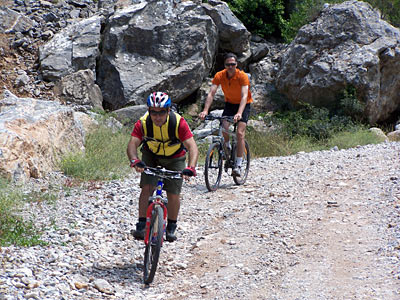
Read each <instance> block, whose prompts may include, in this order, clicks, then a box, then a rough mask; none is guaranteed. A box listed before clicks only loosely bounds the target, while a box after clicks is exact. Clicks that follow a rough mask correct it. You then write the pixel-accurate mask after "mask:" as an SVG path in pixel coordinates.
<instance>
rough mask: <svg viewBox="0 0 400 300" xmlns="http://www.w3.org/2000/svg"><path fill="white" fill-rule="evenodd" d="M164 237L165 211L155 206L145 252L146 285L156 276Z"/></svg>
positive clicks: (144, 279) (144, 275)
mask: <svg viewBox="0 0 400 300" xmlns="http://www.w3.org/2000/svg"><path fill="white" fill-rule="evenodd" d="M163 235H164V218H163V209H162V208H161V206H154V208H153V212H152V217H151V222H150V233H149V243H148V244H147V245H146V249H145V251H144V273H143V281H144V283H145V284H149V283H152V282H153V279H154V275H155V274H156V270H157V264H158V259H159V258H160V251H161V245H162V241H163Z"/></svg>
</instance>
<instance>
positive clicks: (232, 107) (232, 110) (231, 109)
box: [222, 102, 250, 123]
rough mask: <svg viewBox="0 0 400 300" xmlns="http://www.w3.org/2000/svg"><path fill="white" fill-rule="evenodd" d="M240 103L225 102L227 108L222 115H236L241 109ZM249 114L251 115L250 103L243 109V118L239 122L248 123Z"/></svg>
mask: <svg viewBox="0 0 400 300" xmlns="http://www.w3.org/2000/svg"><path fill="white" fill-rule="evenodd" d="M239 105H240V104H232V103H229V102H225V108H224V112H223V113H222V115H223V116H230V117H233V116H234V115H236V114H237V112H238V110H239ZM249 116H250V103H247V104H246V106H245V108H244V110H243V113H242V118H241V119H240V120H239V122H244V123H247V121H248V120H249Z"/></svg>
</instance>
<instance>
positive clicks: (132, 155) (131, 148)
mask: <svg viewBox="0 0 400 300" xmlns="http://www.w3.org/2000/svg"><path fill="white" fill-rule="evenodd" d="M140 143H141V140H140V139H138V138H137V137H135V136H132V137H131V139H130V141H129V143H128V148H127V150H126V152H127V155H128V158H129V161H132V160H136V159H139V156H138V153H137V149H138V147H139V145H140ZM135 170H136V171H137V172H143V169H142V168H139V167H137V166H135Z"/></svg>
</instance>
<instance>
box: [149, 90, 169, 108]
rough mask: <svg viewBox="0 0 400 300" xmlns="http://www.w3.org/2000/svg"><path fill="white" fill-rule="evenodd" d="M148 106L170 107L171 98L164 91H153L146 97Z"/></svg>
mask: <svg viewBox="0 0 400 300" xmlns="http://www.w3.org/2000/svg"><path fill="white" fill-rule="evenodd" d="M147 106H148V107H161V108H164V107H171V98H170V97H169V96H168V95H167V94H166V93H164V92H154V93H151V94H150V95H149V97H148V98H147Z"/></svg>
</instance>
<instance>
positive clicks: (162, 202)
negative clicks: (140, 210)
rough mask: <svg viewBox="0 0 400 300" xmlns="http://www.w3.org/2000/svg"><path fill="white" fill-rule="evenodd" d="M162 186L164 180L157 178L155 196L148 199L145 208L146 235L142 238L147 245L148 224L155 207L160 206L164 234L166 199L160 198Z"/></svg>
mask: <svg viewBox="0 0 400 300" xmlns="http://www.w3.org/2000/svg"><path fill="white" fill-rule="evenodd" d="M163 186H164V179H163V178H159V179H158V182H157V189H156V195H155V196H152V197H150V199H149V205H148V207H147V212H146V234H145V237H144V243H145V244H146V245H147V244H148V243H149V240H150V237H149V233H150V230H149V228H150V222H151V214H152V211H153V208H154V206H155V205H160V206H161V207H162V209H163V212H164V213H163V219H164V224H163V231H164V232H165V224H166V221H167V214H168V211H167V206H166V205H165V204H167V203H168V199H167V198H164V197H163V196H162V189H163Z"/></svg>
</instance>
